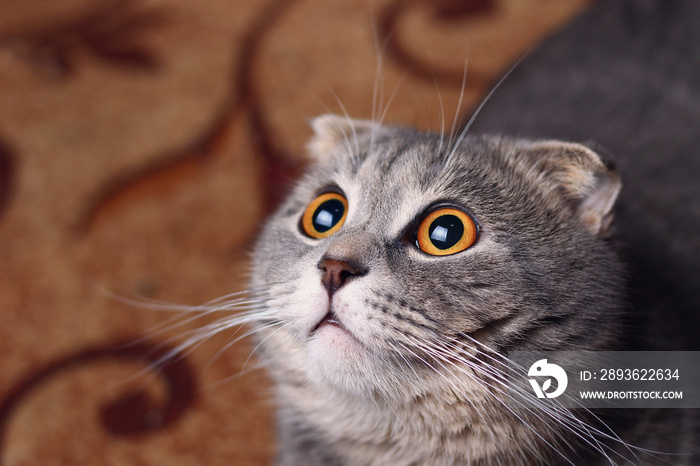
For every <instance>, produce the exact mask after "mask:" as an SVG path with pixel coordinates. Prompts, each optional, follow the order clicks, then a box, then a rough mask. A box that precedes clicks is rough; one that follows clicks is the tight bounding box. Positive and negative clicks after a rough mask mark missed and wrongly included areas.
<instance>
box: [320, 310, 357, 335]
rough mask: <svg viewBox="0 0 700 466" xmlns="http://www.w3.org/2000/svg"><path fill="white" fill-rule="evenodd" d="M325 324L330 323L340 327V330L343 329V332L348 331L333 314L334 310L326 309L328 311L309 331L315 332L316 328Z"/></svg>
mask: <svg viewBox="0 0 700 466" xmlns="http://www.w3.org/2000/svg"><path fill="white" fill-rule="evenodd" d="M326 325H332V326H335V327H338V328H340V329H341V330H344V331H345V332H348V329H346V328H345V326H343V324H342V323H341V322H340V319H338V316H337V315H335V312H333V311H328V313H327V314H326V315H325V316H324V317H323V319H321V320H320V321H319V323H318V324H316V327H314V329H313V330H312V331H311V333H315V332H316V331H317V330H318V329H320V328H321V327H323V326H326ZM348 333H350V332H348Z"/></svg>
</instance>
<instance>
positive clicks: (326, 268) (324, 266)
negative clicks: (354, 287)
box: [318, 257, 367, 296]
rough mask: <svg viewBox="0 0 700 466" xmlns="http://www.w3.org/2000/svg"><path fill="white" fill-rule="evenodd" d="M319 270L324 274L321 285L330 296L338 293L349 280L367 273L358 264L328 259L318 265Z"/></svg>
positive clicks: (322, 260)
mask: <svg viewBox="0 0 700 466" xmlns="http://www.w3.org/2000/svg"><path fill="white" fill-rule="evenodd" d="M318 268H319V269H321V271H322V272H323V277H321V283H323V286H324V287H325V288H326V291H328V295H329V296H331V295H333V293H335V292H336V291H338V289H340V287H342V286H343V285H345V283H346V282H347V281H348V280H349V279H351V278H353V277H358V276H360V275H364V274H365V273H367V272H366V270H364V269H363V268H362V267H360V266H358V265H356V264H352V263H350V262H346V261H343V260H338V259H329V258H327V257H324V258H323V259H321V262H319V263H318Z"/></svg>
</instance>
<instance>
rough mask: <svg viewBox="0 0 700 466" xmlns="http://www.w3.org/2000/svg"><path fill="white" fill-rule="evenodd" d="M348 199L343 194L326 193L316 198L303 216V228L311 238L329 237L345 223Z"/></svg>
mask: <svg viewBox="0 0 700 466" xmlns="http://www.w3.org/2000/svg"><path fill="white" fill-rule="evenodd" d="M347 215H348V200H347V199H345V197H344V196H343V195H342V194H338V193H334V192H330V193H324V194H321V195H320V196H318V197H317V198H316V199H314V200H313V201H312V202H311V204H309V206H308V207H307V208H306V211H305V212H304V216H303V217H302V218H301V228H302V230H303V231H304V233H306V234H307V235H308V236H310V237H311V238H317V239H320V238H327V237H329V236H331V235H332V234H333V233H335V232H336V231H338V230H340V227H342V226H343V223H345V217H347Z"/></svg>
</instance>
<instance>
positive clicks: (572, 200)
mask: <svg viewBox="0 0 700 466" xmlns="http://www.w3.org/2000/svg"><path fill="white" fill-rule="evenodd" d="M528 152H529V154H530V155H531V157H532V159H531V160H532V162H533V163H534V164H535V167H536V168H537V169H538V170H537V171H539V172H540V173H541V174H542V175H543V176H544V180H542V181H545V180H548V181H549V182H550V183H553V185H554V186H555V187H556V190H557V191H559V193H561V194H563V196H564V198H565V200H566V201H567V202H568V203H569V204H570V205H571V206H572V207H573V209H574V212H575V214H576V215H577V216H578V218H579V219H580V220H581V222H582V223H583V224H584V225H585V226H586V227H587V228H588V229H589V230H590V231H591V232H592V233H593V234H595V235H597V236H604V235H605V234H606V233H607V231H608V229H609V228H610V225H611V224H612V219H613V206H614V205H615V201H616V200H617V196H618V194H619V193H620V188H621V187H622V182H621V180H620V176H619V175H618V173H617V172H616V171H615V169H614V168H613V167H612V166H611V165H609V164H606V163H605V162H604V161H603V160H602V159H601V157H600V156H599V155H598V154H597V153H595V152H594V151H592V150H591V149H589V148H588V147H586V146H583V145H581V144H574V143H565V142H559V141H544V142H536V143H532V145H531V146H530V147H529V150H528Z"/></svg>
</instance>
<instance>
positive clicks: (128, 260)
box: [0, 0, 587, 465]
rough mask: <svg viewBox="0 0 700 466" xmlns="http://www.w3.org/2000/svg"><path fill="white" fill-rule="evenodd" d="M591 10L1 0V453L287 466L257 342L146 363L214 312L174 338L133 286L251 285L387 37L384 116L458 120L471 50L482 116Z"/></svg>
mask: <svg viewBox="0 0 700 466" xmlns="http://www.w3.org/2000/svg"><path fill="white" fill-rule="evenodd" d="M586 4H587V1H586V0H565V1H551V0H550V1H544V0H440V1H437V0H420V1H419V0H414V1H403V2H397V1H380V2H358V1H350V0H331V1H329V0H304V1H302V0H298V1H291V0H287V1H284V0H266V1H262V0H255V1H252V0H250V1H242V0H239V1H235V0H206V1H198V2H194V1H192V2H184V1H175V0H143V1H135V0H133V1H132V0H63V1H61V2H46V1H39V0H14V1H5V2H2V3H1V4H0V354H2V359H1V361H2V365H1V366H0V462H1V463H2V464H3V465H62V464H66V465H68V464H70V465H102V464H109V465H195V464H207V465H218V464H227V465H229V464H235V465H245V464H253V465H257V464H267V463H269V462H270V460H271V458H272V455H273V454H274V450H275V445H274V433H273V414H272V413H273V407H272V402H271V399H270V396H269V394H270V390H269V389H270V386H269V383H268V381H267V380H266V379H265V375H264V373H262V372H260V371H249V370H248V369H251V368H253V366H254V362H252V361H251V362H248V363H247V364H246V362H247V359H248V356H249V355H250V352H251V345H250V344H247V343H245V342H241V343H237V344H235V345H233V346H232V347H230V348H227V349H225V350H223V351H221V350H222V348H224V347H225V345H226V344H227V342H228V341H229V339H230V338H231V337H232V335H233V333H234V332H233V331H231V332H226V333H225V334H223V335H220V336H216V337H213V338H212V339H211V340H209V341H207V342H206V343H205V344H203V345H201V346H200V347H198V348H196V349H195V350H194V351H192V352H190V353H187V354H185V355H184V356H183V357H181V358H179V359H177V361H176V362H175V363H174V364H172V365H170V366H168V367H167V368H166V369H164V370H163V371H158V372H156V371H149V370H148V368H149V365H151V364H153V363H154V362H156V361H157V360H158V358H159V357H161V356H162V354H163V352H164V351H167V349H168V348H170V347H173V346H174V345H176V344H177V343H179V342H182V341H183V340H184V339H185V338H186V336H187V332H188V331H190V330H192V329H195V328H197V327H198V326H200V325H202V323H203V322H208V321H211V320H212V318H209V317H206V318H203V319H201V320H198V321H195V322H191V323H188V324H185V325H183V326H181V327H177V328H173V329H166V331H164V332H162V331H159V329H160V328H162V326H163V325H164V324H165V323H166V322H170V321H169V320H168V319H170V318H171V316H172V314H168V313H163V312H158V311H154V310H148V309H144V308H142V307H138V306H134V305H129V304H125V303H123V302H120V300H119V299H117V298H115V295H118V296H126V297H136V298H138V299H157V300H164V301H169V302H174V303H185V304H199V303H202V302H205V301H208V300H210V299H213V298H216V297H219V296H222V295H225V294H228V293H231V292H234V291H239V290H242V289H244V287H245V275H246V269H247V267H248V254H249V248H250V245H251V242H252V241H253V239H254V237H255V234H256V231H257V229H258V228H259V225H260V223H261V221H262V220H263V218H264V217H265V215H266V213H267V212H269V211H270V209H271V208H273V206H274V205H275V203H276V202H277V200H278V199H279V197H280V195H281V194H282V193H283V187H284V186H285V183H287V182H288V180H290V179H291V178H293V176H294V175H295V174H296V173H298V171H299V170H300V169H301V168H302V166H303V160H304V159H303V157H304V156H303V152H304V151H303V146H304V142H305V140H306V138H307V137H308V136H309V133H310V131H309V129H308V127H307V121H308V119H309V118H311V117H312V116H314V115H316V114H320V113H325V112H327V111H332V112H336V113H339V112H341V111H342V110H341V109H340V106H339V104H338V103H337V100H339V101H340V102H342V103H343V105H344V106H345V107H346V109H347V111H348V112H349V113H350V114H351V115H353V116H357V117H364V118H369V117H371V114H372V89H373V86H374V82H375V72H376V68H377V60H376V55H375V45H374V44H375V43H376V42H378V43H386V52H385V55H384V63H383V70H382V76H383V79H384V87H383V89H384V100H385V101H387V100H389V97H390V96H391V94H392V93H393V92H394V89H398V90H397V92H396V96H395V97H394V98H393V101H392V103H391V105H390V106H389V108H388V111H387V116H386V120H387V121H390V122H392V123H402V124H409V125H418V126H419V127H423V128H433V129H439V127H440V106H439V97H440V98H441V99H442V102H443V105H444V114H445V115H446V120H447V123H446V124H447V127H448V128H449V127H450V125H451V123H452V120H453V115H454V114H455V111H456V103H457V97H458V95H459V90H460V85H461V82H462V72H463V66H464V60H465V57H466V56H467V55H468V58H469V60H468V74H467V83H466V84H467V86H466V95H465V101H464V104H463V108H464V109H466V110H467V111H468V110H469V109H470V108H473V107H474V105H475V104H476V103H477V102H478V101H479V99H480V98H481V97H482V96H483V95H484V93H485V90H487V87H488V85H489V83H490V82H492V81H493V79H494V78H496V77H498V76H499V75H500V74H501V73H502V72H503V71H504V70H505V69H506V68H507V67H508V66H509V64H510V63H511V62H512V61H513V60H514V59H515V58H517V57H518V56H519V55H520V54H521V53H522V52H523V51H525V50H527V49H528V48H530V47H531V46H532V45H534V44H536V43H538V42H539V41H540V40H541V39H542V38H543V37H545V36H546V35H548V34H550V33H551V32H552V31H554V30H556V29H557V28H559V27H561V26H562V25H563V24H566V22H567V21H569V20H570V18H571V17H573V16H574V15H576V14H577V13H578V12H580V11H581V9H582V8H584V7H585V5H586ZM373 24H374V26H375V27H374V29H375V31H376V34H375V35H376V37H377V38H376V39H373V32H372V31H373ZM436 87H437V88H439V93H438V91H437V90H436ZM438 94H439V97H438ZM336 99H337V100H336ZM111 293H114V295H113V294H111ZM122 342H127V343H129V344H122ZM242 371H243V374H242V376H240V375H241V373H242ZM144 374H145V375H144Z"/></svg>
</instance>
